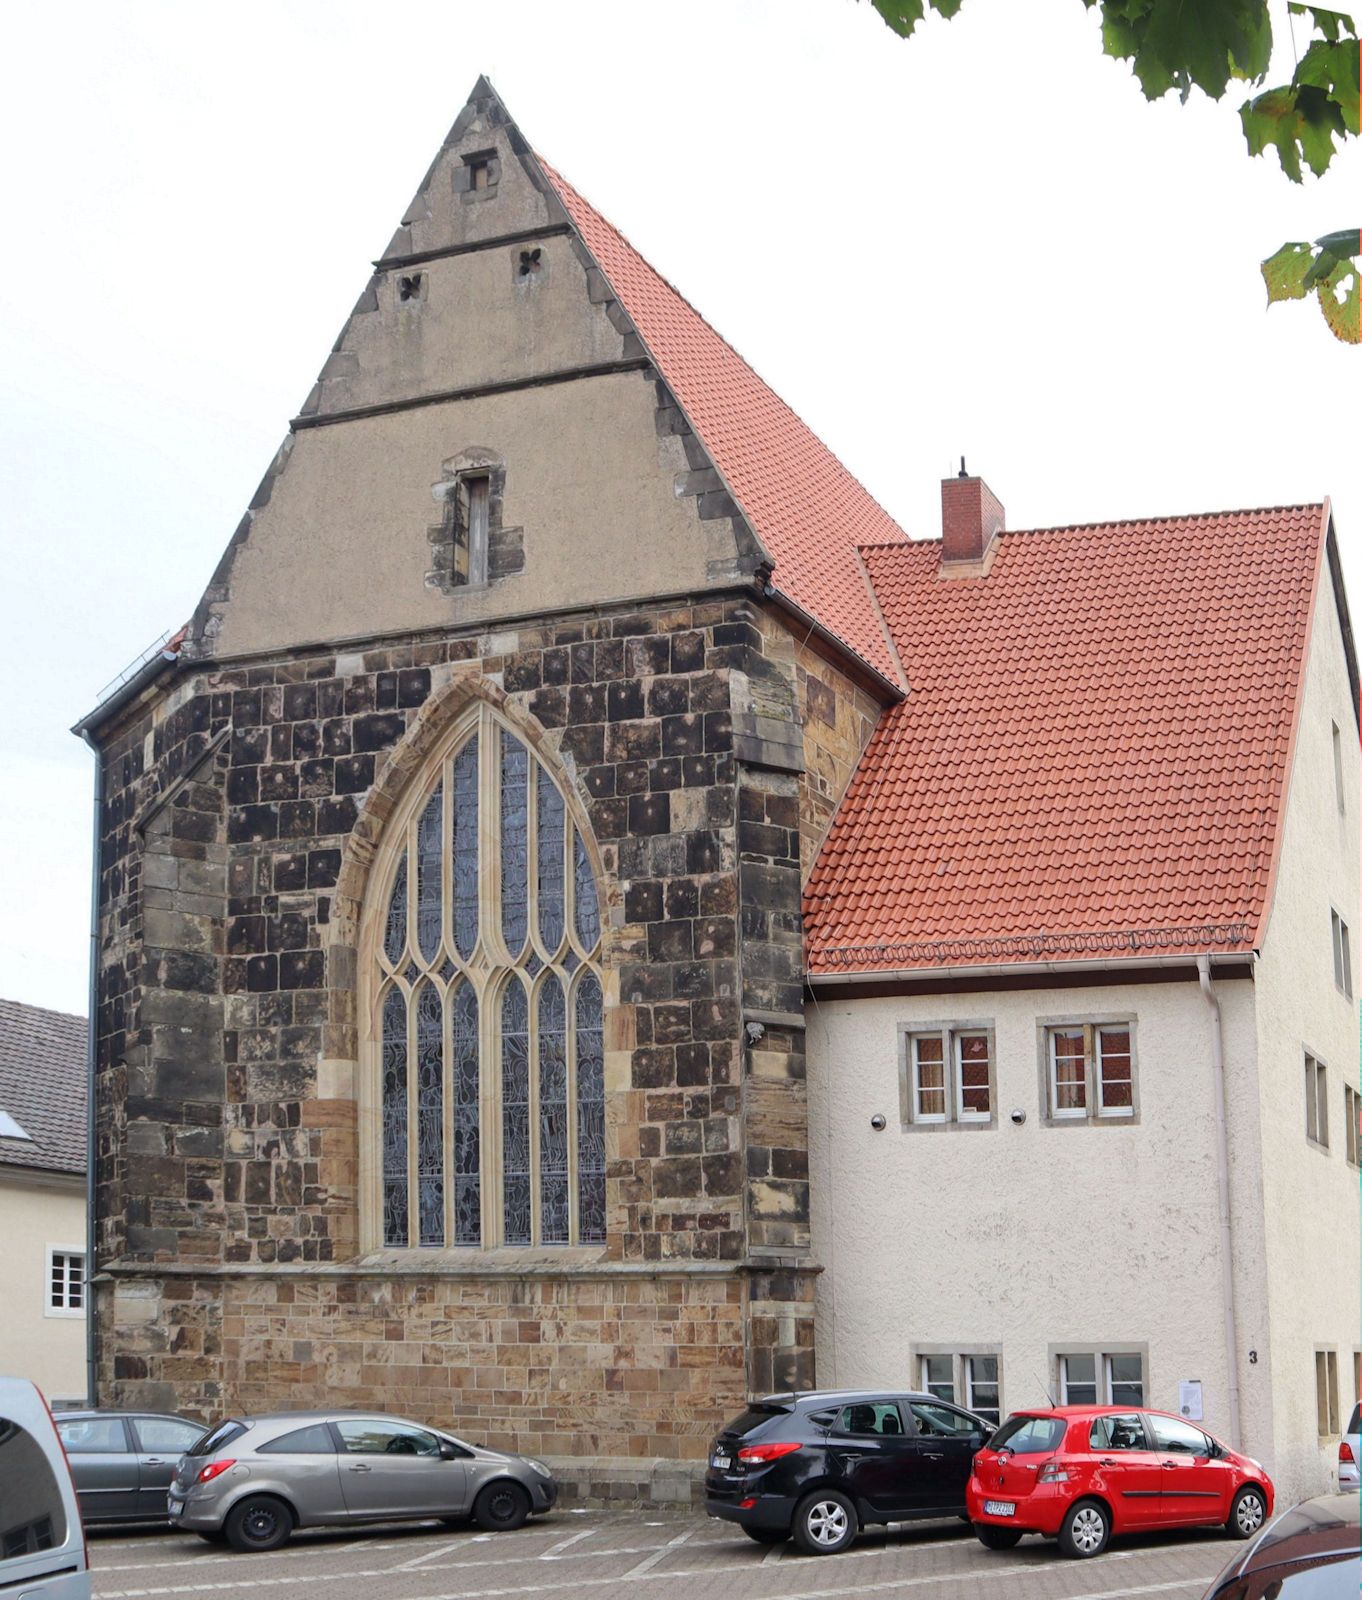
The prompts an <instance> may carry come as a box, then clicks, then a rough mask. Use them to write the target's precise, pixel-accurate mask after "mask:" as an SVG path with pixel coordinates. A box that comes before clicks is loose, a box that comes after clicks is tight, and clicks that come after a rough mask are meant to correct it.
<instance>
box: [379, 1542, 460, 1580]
mask: <svg viewBox="0 0 1362 1600" xmlns="http://www.w3.org/2000/svg"><path fill="white" fill-rule="evenodd" d="M472 1542H473V1541H472V1540H471V1539H456V1540H455V1541H454V1543H453V1544H438V1545H436V1547H435V1548H434V1549H433V1550H425V1551H423V1552H422V1553H421V1554H420V1555H419V1556H413V1557H412V1558H411V1560H410V1561H402V1562H399V1563H398V1565H397V1566H395V1567H394V1568H393V1569H392V1570H393V1571H394V1572H410V1571H411V1569H412V1568H413V1567H423V1566H424V1565H425V1564H426V1562H427V1561H434V1559H435V1558H436V1556H447V1555H448V1554H449V1552H450V1551H451V1550H457V1549H458V1548H459V1546H460V1545H461V1544H472Z"/></svg>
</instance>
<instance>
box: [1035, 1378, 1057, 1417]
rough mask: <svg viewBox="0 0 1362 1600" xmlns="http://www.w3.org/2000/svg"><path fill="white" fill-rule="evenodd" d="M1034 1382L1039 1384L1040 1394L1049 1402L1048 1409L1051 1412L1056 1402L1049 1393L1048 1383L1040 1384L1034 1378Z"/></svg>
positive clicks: (1038, 1379)
mask: <svg viewBox="0 0 1362 1600" xmlns="http://www.w3.org/2000/svg"><path fill="white" fill-rule="evenodd" d="M1036 1382H1037V1383H1039V1384H1040V1390H1041V1393H1042V1394H1043V1395H1044V1396H1045V1398H1046V1399H1047V1400H1048V1401H1049V1402H1050V1409H1051V1411H1053V1410H1054V1409H1055V1406H1056V1401H1055V1397H1054V1395H1052V1394H1051V1393H1050V1385H1049V1384H1048V1383H1042V1382H1041V1379H1040V1378H1039V1377H1037V1378H1036Z"/></svg>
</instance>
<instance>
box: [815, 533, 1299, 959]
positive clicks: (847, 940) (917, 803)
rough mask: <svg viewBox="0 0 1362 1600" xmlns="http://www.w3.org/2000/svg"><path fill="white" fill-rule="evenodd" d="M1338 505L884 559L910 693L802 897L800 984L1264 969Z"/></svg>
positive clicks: (1024, 536) (875, 553) (1014, 538)
mask: <svg viewBox="0 0 1362 1600" xmlns="http://www.w3.org/2000/svg"><path fill="white" fill-rule="evenodd" d="M1327 523H1328V510H1327V507H1326V506H1320V505H1307V506H1293V507H1286V508H1276V509H1271V510H1264V511H1240V512H1226V513H1221V514H1219V515H1212V516H1199V517H1176V518H1162V519H1156V520H1150V521H1140V522H1122V523H1111V524H1107V525H1105V526H1099V527H1072V528H1050V529H1042V530H1040V531H1037V532H1026V533H1012V532H1008V533H1004V534H1001V535H1000V536H999V539H998V544H997V551H996V555H995V558H994V560H993V564H992V566H991V568H990V570H989V572H988V575H987V576H986V577H979V578H968V579H956V580H954V581H950V582H943V581H942V580H941V578H940V577H939V575H938V573H939V567H940V552H941V546H940V543H939V542H938V541H930V542H923V543H916V542H915V543H912V544H909V545H893V546H881V547H878V548H874V549H867V550H866V551H865V557H866V562H867V565H868V566H869V569H870V573H871V577H872V579H873V581H874V584H875V591H876V593H877V594H878V596H879V597H880V602H881V604H882V605H883V607H884V611H885V616H886V618H887V619H888V622H889V626H890V628H891V629H892V631H893V635H894V640H895V643H896V644H897V646H898V649H899V652H900V655H901V657H902V660H903V663H904V668H905V671H906V672H907V675H908V679H909V682H910V683H911V685H912V690H911V693H910V694H909V697H908V698H907V699H906V700H905V701H903V702H902V703H901V704H900V705H897V706H895V707H893V708H892V709H891V710H890V711H888V712H886V714H885V717H884V719H883V721H882V722H881V724H880V726H879V728H878V730H877V731H876V734H875V736H874V738H873V739H872V741H871V743H870V746H869V747H868V749H867V751H866V754H865V756H864V758H863V759H862V762H861V766H860V768H859V770H858V771H857V774H856V777H855V778H854V780H853V781H852V784H851V787H850V788H849V790H848V792H847V795H846V798H845V800H844V801H843V803H842V806H841V809H840V810H839V812H838V814H837V818H836V820H835V821H834V823H833V826H832V829H831V831H830V832H829V835H828V838H827V840H826V841H825V843H824V846H823V850H822V853H821V855H820V857H819V859H818V862H817V864H816V866H815V868H814V871H813V873H812V874H811V876H810V879H809V883H808V886H807V888H806V891H805V935H806V941H807V961H808V970H809V972H810V973H811V974H813V975H815V976H816V975H820V974H829V973H836V972H867V973H868V972H875V971H896V970H903V969H908V968H920V967H934V966H975V965H992V964H996V963H999V962H1022V963H1025V962H1028V961H1030V962H1035V961H1052V960H1069V961H1082V960H1084V959H1089V960H1092V959H1107V960H1110V959H1119V958H1127V957H1129V958H1133V957H1138V956H1140V955H1142V954H1143V955H1145V956H1149V955H1154V956H1167V955H1171V954H1186V953H1188V952H1196V951H1202V950H1221V951H1225V950H1230V951H1234V950H1238V951H1241V952H1247V951H1249V950H1251V949H1253V948H1254V946H1255V944H1256V942H1257V941H1258V939H1259V937H1260V934H1261V929H1262V923H1263V918H1264V916H1265V914H1266V910H1267V905H1268V895H1269V890H1270V885H1271V877H1272V870H1273V859H1274V850H1275V848H1276V841H1277V838H1278V828H1279V821H1280V815H1281V808H1282V802H1283V795H1284V792H1285V785H1286V779H1287V774H1288V769H1289V764H1290V749H1291V743H1292V739H1293V730H1294V726H1295V720H1296V716H1297V704H1298V695H1299V691H1300V685H1301V680H1302V673H1303V670H1304V660H1305V651H1306V644H1307V640H1308V637H1309V629H1310V617H1311V608H1312V605H1313V603H1314V596H1315V593H1316V590H1317V587H1318V575H1319V571H1320V567H1321V561H1322V557H1323V552H1324V547H1325V533H1326V526H1327Z"/></svg>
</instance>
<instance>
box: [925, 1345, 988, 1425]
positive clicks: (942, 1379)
mask: <svg viewBox="0 0 1362 1600" xmlns="http://www.w3.org/2000/svg"><path fill="white" fill-rule="evenodd" d="M920 1361H921V1366H920V1372H919V1381H920V1383H921V1386H922V1388H923V1389H924V1390H925V1391H926V1392H927V1393H928V1394H930V1395H934V1396H935V1397H936V1398H937V1399H938V1400H946V1401H949V1402H950V1403H951V1404H953V1405H959V1406H963V1407H964V1408H965V1410H966V1411H973V1412H974V1413H975V1414H976V1416H980V1417H984V1418H985V1419H986V1420H987V1421H989V1422H991V1423H992V1424H993V1426H994V1427H995V1428H996V1427H997V1426H998V1424H999V1422H1000V1421H1001V1420H1002V1410H1001V1394H1002V1390H1001V1385H1000V1381H999V1373H998V1357H997V1355H996V1353H995V1354H983V1353H976V1352H963V1353H958V1352H951V1353H942V1354H936V1355H924V1356H922V1357H921V1358H920Z"/></svg>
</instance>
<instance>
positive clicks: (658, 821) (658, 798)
mask: <svg viewBox="0 0 1362 1600" xmlns="http://www.w3.org/2000/svg"><path fill="white" fill-rule="evenodd" d="M671 825H672V810H671V797H670V796H669V795H666V794H636V795H631V796H630V797H629V832H630V833H632V834H636V835H647V834H655V833H669V832H670V831H671ZM623 831H624V830H623V829H622V828H621V829H620V830H619V832H621V833H622V832H623Z"/></svg>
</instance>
